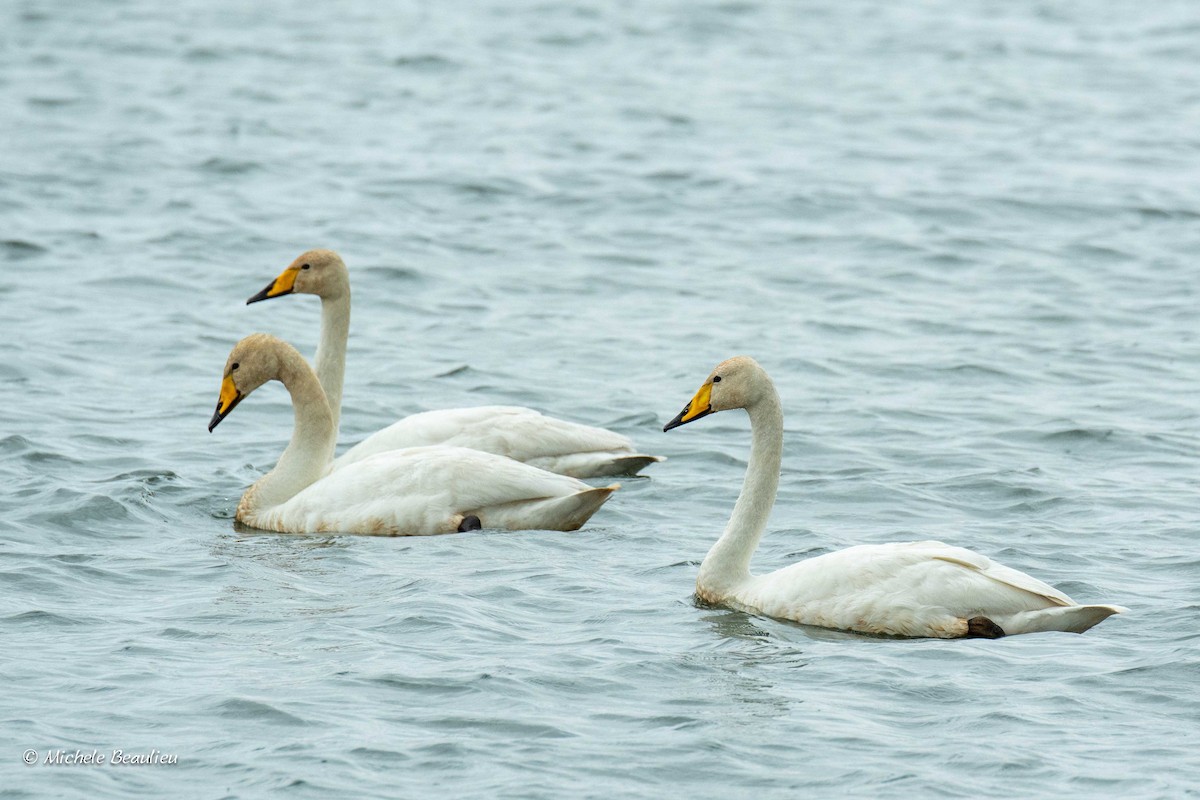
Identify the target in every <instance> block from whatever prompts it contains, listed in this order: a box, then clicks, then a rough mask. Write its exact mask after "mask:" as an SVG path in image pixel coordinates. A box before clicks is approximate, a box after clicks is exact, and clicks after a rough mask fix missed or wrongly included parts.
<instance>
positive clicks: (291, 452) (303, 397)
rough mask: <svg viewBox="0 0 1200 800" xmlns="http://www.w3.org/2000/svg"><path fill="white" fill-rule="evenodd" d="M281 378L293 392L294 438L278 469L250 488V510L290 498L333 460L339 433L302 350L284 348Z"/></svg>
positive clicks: (245, 504)
mask: <svg viewBox="0 0 1200 800" xmlns="http://www.w3.org/2000/svg"><path fill="white" fill-rule="evenodd" d="M279 380H280V381H281V382H282V383H283V385H284V386H285V387H286V388H287V390H288V393H289V394H290V395H291V396H292V411H293V414H294V416H295V425H294V427H293V428H292V439H291V441H290V442H288V446H287V448H286V449H285V450H284V451H283V455H281V456H280V457H279V462H278V463H277V464H276V465H275V469H273V470H271V471H270V472H268V473H267V474H266V475H264V476H263V477H262V478H260V479H259V480H258V482H256V483H255V484H254V485H253V486H251V487H250V488H249V489H248V490H247V491H246V494H245V495H244V496H243V498H242V503H241V505H242V507H244V508H245V510H246V511H251V512H252V511H255V510H259V509H266V508H270V507H272V506H277V505H279V504H280V503H284V502H286V501H287V500H289V499H291V498H292V497H293V496H295V495H296V494H297V493H298V492H300V491H301V490H302V489H304V488H305V487H307V486H309V485H310V484H312V483H313V482H315V481H316V480H318V479H319V478H320V477H321V476H322V475H324V474H325V471H326V468H327V467H328V466H329V463H330V462H331V461H332V460H333V449H334V444H335V441H336V436H337V434H336V430H335V428H334V422H333V414H332V413H331V412H330V410H329V403H328V402H326V400H325V392H324V390H322V388H321V384H320V382H319V381H318V380H317V376H316V374H314V373H313V371H312V369H311V368H310V367H309V366H308V364H307V363H306V362H305V361H304V359H303V357H301V356H300V354H299V353H297V352H295V351H294V350H291V351H280V370H279Z"/></svg>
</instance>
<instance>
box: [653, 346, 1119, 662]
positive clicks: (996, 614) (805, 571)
mask: <svg viewBox="0 0 1200 800" xmlns="http://www.w3.org/2000/svg"><path fill="white" fill-rule="evenodd" d="M733 408H744V409H746V412H747V413H748V414H749V415H750V428H751V435H752V438H753V443H752V445H751V447H750V463H749V466H748V467H747V468H746V479H745V482H744V484H743V485H742V491H741V494H740V495H739V496H738V499H737V503H736V504H735V505H734V509H733V514H732V516H731V517H730V518H729V523H728V524H727V525H726V526H725V532H724V533H723V534H722V535H721V538H720V539H719V540H718V541H717V543H716V544H715V545H713V547H712V549H711V550H709V551H708V555H707V556H705V558H704V562H703V563H702V564H701V565H700V570H699V573H698V574H697V576H696V595H697V596H698V597H699V598H700V599H701V600H704V601H706V602H710V603H714V604H720V605H725V606H729V607H732V608H736V609H740V610H743V611H748V612H752V613H759V614H764V615H766V616H769V617H777V618H780V619H788V620H792V621H794V622H800V623H803V624H806V625H815V626H819V627H823V628H836V629H840V630H848V631H858V632H860V633H870V634H883V635H893V636H911V637H937V638H944V639H953V638H963V637H983V638H993V639H994V638H998V637H1001V636H1005V635H1009V634H1017V633H1034V632H1037V631H1070V632H1072V633H1083V632H1084V631H1086V630H1087V629H1088V628H1091V627H1092V626H1093V625H1096V624H1097V623H1099V622H1100V621H1101V620H1103V619H1105V618H1106V617H1108V616H1110V615H1112V614H1117V613H1120V612H1122V611H1126V610H1127V609H1125V608H1122V607H1121V606H1115V605H1079V604H1077V603H1076V602H1075V601H1074V600H1072V599H1071V598H1069V597H1067V596H1066V595H1065V594H1063V593H1062V592H1060V591H1058V590H1057V589H1055V588H1054V587H1052V586H1049V585H1047V584H1045V583H1043V582H1041V581H1040V580H1038V579H1037V578H1033V577H1031V576H1029V575H1026V574H1025V573H1023V572H1019V571H1017V570H1015V569H1012V568H1010V567H1006V566H1004V565H1002V564H997V563H996V562H994V561H992V560H991V559H989V558H988V557H986V556H982V555H979V554H978V553H975V552H972V551H970V550H966V549H964V548H961V547H951V546H950V545H947V544H943V543H941V542H932V541H931V542H900V543H895V544H881V545H858V546H857V547H849V548H847V549H845V550H839V551H838V552H835V553H829V554H827V555H823V556H818V557H816V558H810V559H807V560H805V561H801V562H799V563H796V564H793V565H792V566H790V567H784V568H783V569H781V570H777V571H776V572H772V573H769V574H767V575H751V574H750V557H751V556H752V555H753V553H754V549H755V548H756V547H757V546H758V542H759V540H760V539H761V538H762V534H763V529H764V528H765V527H766V524H767V517H768V516H769V515H770V513H771V507H772V506H773V505H774V503H775V491H776V489H777V488H778V486H779V469H780V464H781V463H782V456H783V411H782V409H781V406H780V401H779V395H778V393H777V392H776V391H775V385H774V384H773V383H772V382H771V379H770V378H769V377H768V376H767V373H766V372H765V371H764V370H763V368H762V367H760V366H759V365H758V363H757V362H755V361H754V359H752V358H749V357H747V356H738V357H736V358H731V359H729V360H728V361H723V362H721V363H720V364H718V365H717V367H716V369H714V370H713V371H712V373H711V374H710V375H709V376H708V380H706V381H705V382H704V385H703V386H701V387H700V389H699V391H697V392H696V395H695V397H693V398H692V401H691V402H690V403H688V404H687V405H686V406H684V409H683V411H681V412H679V415H678V416H676V417H675V418H674V419H673V420H671V421H670V422H668V423H667V425H666V426H665V427H664V428H663V430H664V431H669V430H671V429H672V428H677V427H679V426H680V425H684V424H686V423H689V422H693V421H695V420H697V419H700V418H701V417H704V416H707V415H709V414H712V413H715V412H717V411H726V410H728V409H733Z"/></svg>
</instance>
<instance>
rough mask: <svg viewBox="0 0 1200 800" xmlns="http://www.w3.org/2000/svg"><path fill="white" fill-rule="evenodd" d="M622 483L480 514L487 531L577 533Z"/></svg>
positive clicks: (507, 506) (524, 502)
mask: <svg viewBox="0 0 1200 800" xmlns="http://www.w3.org/2000/svg"><path fill="white" fill-rule="evenodd" d="M620 488H621V485H620V484H619V483H614V484H612V485H611V486H601V487H598V488H595V489H585V490H583V491H581V492H576V493H575V494H571V495H567V496H566V497H553V498H546V499H542V500H530V501H522V502H519V503H509V504H507V505H504V506H496V507H493V508H490V509H484V510H481V511H479V512H477V513H478V514H479V516H480V519H481V520H482V521H483V527H485V528H507V529H508V530H548V531H574V530H579V528H581V527H583V524H584V523H585V522H587V521H588V519H590V518H591V516H592V515H593V514H595V513H596V511H597V509H599V508H600V506H602V505H604V502H605V501H606V500H608V498H609V497H610V496H611V495H612V493H613V492H615V491H616V490H617V489H620Z"/></svg>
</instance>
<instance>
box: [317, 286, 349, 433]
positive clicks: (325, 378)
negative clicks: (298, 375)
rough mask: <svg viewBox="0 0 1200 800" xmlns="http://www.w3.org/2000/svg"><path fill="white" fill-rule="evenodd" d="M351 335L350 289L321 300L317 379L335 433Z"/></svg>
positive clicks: (340, 407)
mask: <svg viewBox="0 0 1200 800" xmlns="http://www.w3.org/2000/svg"><path fill="white" fill-rule="evenodd" d="M349 336H350V289H349V288H347V289H346V290H345V291H344V292H342V294H341V295H339V296H338V297H322V298H321V342H320V344H318V345H317V357H316V366H317V379H318V380H320V381H321V387H322V388H323V389H324V390H325V397H326V399H327V400H328V402H329V409H330V411H332V412H333V431H334V435H335V436H336V434H337V429H338V421H339V420H340V419H341V416H342V383H343V381H344V380H345V378H346V340H347V339H348V338H349Z"/></svg>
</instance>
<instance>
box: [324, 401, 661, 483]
mask: <svg viewBox="0 0 1200 800" xmlns="http://www.w3.org/2000/svg"><path fill="white" fill-rule="evenodd" d="M434 444H445V445H452V446H455V447H469V448H471V449H473V450H480V451H483V452H486V453H494V454H496V455H500V456H506V457H508V458H511V459H514V460H516V461H523V462H525V463H528V464H532V465H533V466H537V467H541V468H542V469H546V470H549V471H551V472H559V473H562V474H565V475H573V476H575V477H580V478H588V477H595V476H598V475H628V474H633V473H635V472H636V471H637V470H638V469H640V468H641V467H643V466H645V465H646V464H648V463H652V462H654V461H661V460H662V459H661V458H660V457H658V456H645V455H640V454H638V453H636V452H635V451H634V449H633V442H631V441H630V440H629V438H628V437H625V436H622V435H621V434H619V433H614V432H612V431H608V430H604V429H603V428H594V427H591V426H588V425H580V424H578V423H575V422H567V421H566V420H561V419H555V418H554V417H547V416H544V415H542V414H539V413H538V412H537V411H534V410H533V409H530V408H521V407H519V406H478V407H475V408H449V409H441V410H437V411H426V412H423V413H420V414H413V415H412V416H410V417H405V418H404V419H402V420H399V421H398V422H395V423H393V424H392V425H389V426H388V427H386V428H384V429H383V430H380V431H377V432H376V433H374V434H372V435H371V436H369V437H367V439H366V440H364V441H363V442H361V443H359V444H358V445H356V446H354V447H352V448H351V449H350V450H348V451H347V452H346V453H345V454H343V455H342V456H341V457H340V458H338V459H337V460H336V461H335V462H334V465H333V469H335V470H339V469H342V468H344V467H345V466H347V465H349V464H353V463H355V462H357V461H361V460H362V459H364V458H367V457H369V456H372V455H375V454H377V453H382V452H386V451H388V450H396V449H401V448H407V447H422V446H426V445H434Z"/></svg>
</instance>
